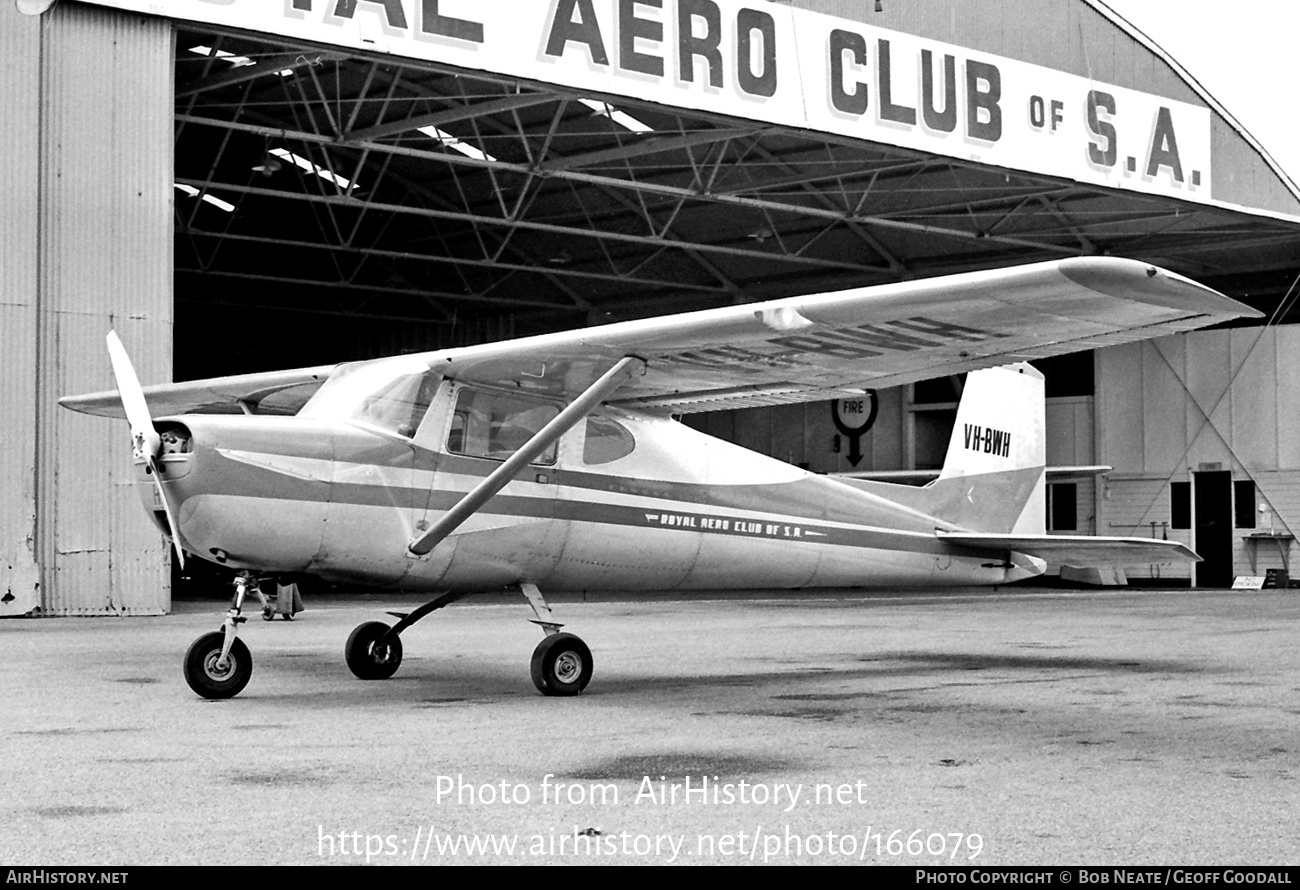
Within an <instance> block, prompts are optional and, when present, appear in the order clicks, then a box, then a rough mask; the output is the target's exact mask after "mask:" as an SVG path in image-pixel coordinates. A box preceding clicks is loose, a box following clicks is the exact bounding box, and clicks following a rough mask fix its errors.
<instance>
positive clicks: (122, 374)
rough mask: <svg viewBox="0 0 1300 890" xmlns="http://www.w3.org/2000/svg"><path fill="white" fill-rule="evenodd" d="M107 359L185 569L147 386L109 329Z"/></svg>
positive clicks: (133, 439)
mask: <svg viewBox="0 0 1300 890" xmlns="http://www.w3.org/2000/svg"><path fill="white" fill-rule="evenodd" d="M108 359H109V361H110V362H112V364H113V378H114V379H115V380H117V394H118V397H119V398H121V400H122V409H123V410H124V411H126V420H127V423H129V424H131V443H132V445H133V446H134V449H135V456H136V458H137V459H138V460H143V461H144V462H145V463H147V464H148V465H149V474H150V475H151V476H153V484H154V486H155V487H156V488H157V489H158V500H160V501H162V505H163V513H165V514H166V515H167V528H168V529H170V530H171V537H172V546H173V547H174V548H176V558H177V560H179V561H180V564H181V568H182V569H183V568H185V551H184V550H182V549H181V536H180V532H179V531H178V530H177V528H176V517H175V516H173V515H172V504H171V501H170V500H168V498H167V490H166V489H165V488H163V484H162V466H161V464H159V463H158V455H159V453H160V452H161V451H162V436H160V435H158V431H157V430H155V429H154V428H153V418H152V417H150V416H149V405H148V404H147V403H146V402H145V400H144V389H143V388H141V386H140V378H139V377H137V376H136V373H135V368H134V367H132V365H131V358H130V357H129V356H128V355H127V354H126V347H124V346H123V345H122V341H121V340H120V339H119V338H118V336H117V331H109V332H108Z"/></svg>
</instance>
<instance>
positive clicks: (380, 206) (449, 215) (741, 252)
mask: <svg viewBox="0 0 1300 890" xmlns="http://www.w3.org/2000/svg"><path fill="white" fill-rule="evenodd" d="M176 181H177V182H181V183H184V184H186V185H193V186H195V187H197V188H202V187H204V186H208V187H211V186H219V187H220V188H222V189H225V190H226V191H231V192H236V193H240V194H246V195H258V196H260V197H265V198H279V199H283V200H290V201H304V202H307V203H312V204H326V205H331V206H333V207H351V208H356V209H360V208H361V207H363V206H368V207H371V208H372V209H375V210H381V211H385V212H390V213H403V214H408V215H411V216H424V217H429V218H432V219H446V220H453V221H457V222H463V223H467V224H470V225H481V226H514V227H518V228H521V229H528V230H531V231H536V232H546V233H549V234H555V235H565V236H570V237H583V238H595V239H605V240H609V241H621V242H625V243H631V244H649V245H654V246H656V247H658V246H666V247H674V248H678V249H682V250H698V251H702V252H704V253H717V254H722V255H729V256H738V257H744V258H746V259H751V260H753V259H757V260H767V261H772V262H782V263H793V264H795V265H802V266H812V267H818V268H823V269H847V270H852V271H855V272H887V271H889V270H888V269H887V268H884V267H879V266H869V265H863V264H860V263H848V262H843V261H840V260H828V259H818V258H814V257H802V256H796V255H794V254H788V253H770V252H766V251H761V250H745V249H743V248H739V247H730V246H727V245H723V244H708V243H703V242H687V241H673V240H671V239H667V238H664V237H661V236H653V235H633V234H627V233H623V232H598V231H593V230H592V229H589V228H581V227H574V226H560V225H552V224H549V223H537V222H531V221H529V220H508V219H503V218H501V217H497V216H484V215H482V214H474V213H463V212H460V211H455V210H438V209H435V208H430V207H411V206H408V205H405V204H390V203H384V202H378V201H363V200H361V199H359V198H349V197H347V196H345V195H312V194H307V193H305V192H288V191H282V190H280V189H267V188H258V187H256V186H247V185H237V184H234V183H224V182H222V183H215V182H207V181H206V180H189V179H177V180H176ZM539 268H545V267H544V266H543V265H542V264H540V263H539Z"/></svg>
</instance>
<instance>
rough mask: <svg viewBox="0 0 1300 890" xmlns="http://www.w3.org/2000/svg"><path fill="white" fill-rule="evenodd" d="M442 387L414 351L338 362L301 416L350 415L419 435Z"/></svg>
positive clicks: (332, 417)
mask: <svg viewBox="0 0 1300 890" xmlns="http://www.w3.org/2000/svg"><path fill="white" fill-rule="evenodd" d="M437 389H438V375H437V374H435V373H434V372H433V371H431V370H429V366H428V365H427V364H425V363H424V362H422V361H420V360H418V359H415V358H411V357H410V356H399V357H397V358H391V359H380V360H379V361H373V362H356V363H355V364H347V365H343V366H342V367H340V368H338V369H337V370H336V371H335V372H334V373H333V374H331V375H330V378H329V380H326V381H325V383H324V385H322V386H321V388H320V389H319V390H317V392H316V394H315V395H314V396H312V397H311V399H310V400H309V401H308V402H307V404H306V405H303V407H302V411H300V412H299V416H300V417H315V418H319V419H322V420H325V419H328V420H351V421H355V422H357V423H363V424H365V425H367V426H371V427H377V428H378V429H382V430H386V431H387V432H390V433H396V434H397V435H399V436H406V437H407V438H410V437H412V436H414V435H415V431H416V429H418V428H419V426H420V421H421V420H423V419H424V414H425V412H426V411H427V410H428V409H429V403H430V402H431V401H432V400H433V396H434V393H435V392H437Z"/></svg>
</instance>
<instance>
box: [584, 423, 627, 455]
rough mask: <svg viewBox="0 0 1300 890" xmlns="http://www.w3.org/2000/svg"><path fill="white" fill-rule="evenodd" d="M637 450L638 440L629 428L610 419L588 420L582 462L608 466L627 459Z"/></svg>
mask: <svg viewBox="0 0 1300 890" xmlns="http://www.w3.org/2000/svg"><path fill="white" fill-rule="evenodd" d="M635 448H636V439H635V438H634V437H633V436H632V433H631V432H630V431H629V430H628V428H627V427H625V426H623V424H621V423H619V422H618V421H617V420H613V419H611V418H608V417H588V418H587V438H586V441H585V442H584V443H583V446H582V462H583V463H584V464H588V465H595V464H608V463H613V462H614V461H616V460H618V459H620V458H624V457H627V456H628V455H629V454H631V453H632V451H633V449H635Z"/></svg>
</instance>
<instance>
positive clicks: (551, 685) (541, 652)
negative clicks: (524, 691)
mask: <svg viewBox="0 0 1300 890" xmlns="http://www.w3.org/2000/svg"><path fill="white" fill-rule="evenodd" d="M591 671H592V661H591V650H590V649H588V648H587V644H586V643H584V642H583V641H582V640H581V639H579V638H578V637H575V636H574V635H573V634H551V635H549V636H547V637H546V639H544V640H542V641H541V642H540V643H538V644H537V648H536V649H534V650H533V664H532V672H533V685H534V686H536V687H537V690H538V692H540V693H541V694H542V695H577V694H578V693H579V692H581V691H582V690H584V689H586V688H587V684H588V683H590V682H591Z"/></svg>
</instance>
